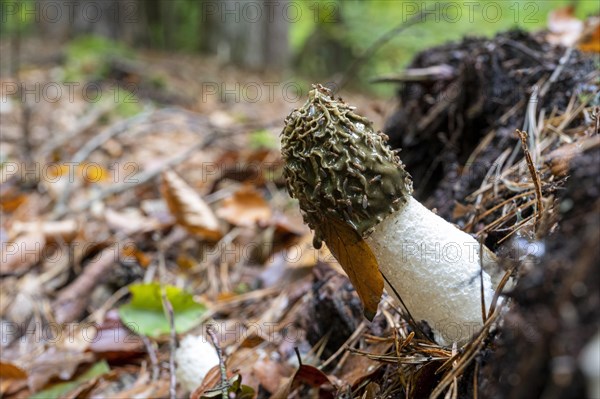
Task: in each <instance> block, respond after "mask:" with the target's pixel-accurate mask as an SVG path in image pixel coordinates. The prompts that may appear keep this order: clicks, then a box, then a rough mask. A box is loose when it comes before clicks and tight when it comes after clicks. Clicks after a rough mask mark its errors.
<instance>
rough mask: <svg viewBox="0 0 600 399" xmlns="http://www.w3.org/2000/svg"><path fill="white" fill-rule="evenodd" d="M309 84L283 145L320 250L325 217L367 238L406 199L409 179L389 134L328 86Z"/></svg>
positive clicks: (293, 191)
mask: <svg viewBox="0 0 600 399" xmlns="http://www.w3.org/2000/svg"><path fill="white" fill-rule="evenodd" d="M313 87H314V88H313V89H312V90H311V91H310V92H309V98H308V101H307V102H306V103H305V104H304V105H303V106H302V107H301V108H299V109H296V110H294V111H292V113H291V114H290V115H289V116H288V117H287V118H286V120H285V128H284V129H283V132H282V133H281V136H282V138H281V144H282V145H281V147H282V156H283V160H284V162H285V164H284V170H283V173H284V176H285V178H286V181H287V188H288V191H289V193H290V195H291V196H292V197H294V198H297V199H298V201H299V203H300V209H301V210H302V212H303V217H304V221H305V222H306V223H307V224H308V225H309V227H310V228H311V229H313V230H314V231H315V246H316V247H317V248H318V247H320V245H321V242H322V234H321V232H320V229H319V226H320V225H321V223H325V220H326V218H335V219H337V220H340V221H343V222H345V223H347V224H348V225H349V226H351V227H352V228H354V229H355V230H356V231H357V232H358V233H359V234H360V235H361V236H362V237H363V238H364V237H367V236H368V235H369V234H370V233H371V232H372V230H373V227H375V226H376V225H377V224H378V223H380V222H381V221H382V220H383V219H384V218H385V217H386V216H388V215H389V214H390V213H393V212H395V211H396V210H398V209H400V207H402V206H403V205H404V204H405V203H406V202H407V200H408V198H410V195H411V193H412V181H411V178H410V175H409V174H408V173H407V172H406V171H405V170H404V165H403V164H402V162H401V161H400V158H399V157H398V156H397V155H396V154H395V152H394V151H392V150H391V148H390V147H389V146H388V145H387V136H385V135H384V134H383V133H381V132H376V131H375V130H374V129H373V124H372V122H371V121H369V120H368V119H367V118H364V117H362V116H360V115H357V114H356V113H355V112H354V107H351V106H349V105H348V104H346V103H345V102H344V101H343V100H342V99H341V98H338V99H337V100H336V99H335V98H334V97H333V96H332V95H331V93H330V91H329V90H328V89H326V88H324V87H323V86H321V85H316V86H313Z"/></svg>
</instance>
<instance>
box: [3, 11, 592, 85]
mask: <svg viewBox="0 0 600 399" xmlns="http://www.w3.org/2000/svg"><path fill="white" fill-rule="evenodd" d="M140 1H141V2H140V3H139V4H140V6H144V5H147V4H150V3H148V2H150V1H153V0H140ZM206 1H213V0H168V1H167V0H163V1H161V2H160V3H159V6H158V10H159V14H160V15H158V17H157V16H154V17H153V19H151V20H149V23H148V24H147V25H148V26H146V30H147V31H146V36H147V39H146V41H145V42H144V43H141V44H140V43H136V44H135V46H139V45H143V46H145V47H151V48H162V49H167V50H169V51H174V52H192V53H193V52H198V51H199V50H200V47H201V45H200V43H201V37H202V36H201V35H202V24H203V22H204V21H205V18H203V17H202V10H203V9H204V7H203V4H204V3H205V2H206ZM249 1H251V0H249ZM234 3H239V4H238V6H237V7H240V8H239V9H241V8H243V7H244V4H245V3H244V1H240V2H234ZM290 3H291V4H292V5H293V7H292V8H293V11H294V12H292V13H291V14H295V15H293V17H292V18H290V31H289V40H290V46H291V49H292V52H293V53H294V57H295V58H294V62H293V63H292V65H293V68H292V69H293V70H291V71H290V73H292V74H294V75H293V76H294V78H295V79H298V78H297V77H298V76H301V77H303V78H304V79H306V81H312V80H315V79H319V80H322V79H327V78H331V77H332V71H335V72H338V73H343V72H344V71H345V69H346V68H347V67H348V64H349V63H350V60H352V59H355V58H356V57H357V56H359V55H360V54H362V53H363V52H364V51H365V50H366V49H368V48H369V47H370V46H371V45H372V44H373V43H374V42H375V41H376V40H377V38H379V37H380V36H381V35H383V34H384V33H386V32H388V31H390V30H392V29H393V28H394V27H396V26H398V25H399V24H400V23H402V22H403V21H405V20H406V19H408V18H409V17H410V16H411V15H414V13H416V12H417V11H418V10H419V9H423V10H430V11H431V13H430V14H428V16H427V18H426V20H425V22H423V23H420V24H418V25H416V26H413V27H411V28H410V29H409V30H407V31H405V32H404V33H402V34H400V35H398V36H396V37H394V38H393V39H392V40H391V41H390V42H389V43H387V44H386V45H385V46H384V47H382V48H381V49H380V50H379V51H378V52H377V53H376V54H375V56H374V57H373V59H371V60H369V62H368V63H366V64H365V65H363V67H362V68H361V71H360V73H359V76H358V77H357V79H355V80H354V81H353V84H354V86H355V87H357V88H362V89H365V88H369V89H370V90H373V89H375V90H376V91H379V92H380V93H381V92H382V91H383V92H386V91H387V90H389V89H386V88H385V87H377V86H373V85H368V84H367V82H368V79H369V78H372V77H374V76H379V75H383V74H389V73H393V72H397V71H399V70H400V69H401V68H402V67H404V66H405V65H406V64H407V63H408V62H409V61H410V60H411V59H412V57H413V56H414V55H415V54H416V53H417V52H419V51H421V50H423V49H425V48H428V47H431V46H435V45H439V44H442V43H445V42H448V41H453V40H459V39H461V38H462V37H464V36H465V35H472V36H487V37H489V36H493V35H494V34H495V33H497V32H500V31H504V30H507V29H510V28H517V27H518V28H522V29H526V30H534V29H540V28H544V27H545V26H546V25H547V17H548V13H549V12H550V11H551V10H553V9H556V8H558V7H564V6H566V5H569V4H573V5H575V14H576V16H577V17H579V18H582V19H583V18H585V17H586V16H590V15H598V14H600V2H599V1H597V0H579V1H573V0H543V1H532V0H478V1H469V0H461V1H448V2H443V1H432V0H425V1H415V0H372V1H367V0H290ZM35 4H36V0H0V17H1V18H2V24H0V33H2V34H3V36H4V37H5V36H6V34H9V35H10V34H14V33H15V32H17V31H18V32H20V33H21V35H22V36H23V35H27V34H35V32H36V30H35V27H36V23H37V21H36V20H35V19H36V17H35V13H31V12H30V13H28V12H26V10H28V9H29V10H30V9H32V8H35ZM15 5H16V6H17V9H18V10H19V12H18V13H9V12H7V11H8V10H12V9H13V7H15ZM239 9H238V12H239ZM288 15H290V14H288ZM156 18H158V20H157V19H156ZM319 35H321V40H315V41H314V43H313V46H312V47H311V46H310V44H311V43H310V40H311V38H313V39H314V38H315V36H319ZM323 37H325V41H323ZM322 43H326V44H327V46H324V45H322ZM96 44H97V43H96ZM315 46H317V47H316V48H315ZM329 46H332V47H331V48H333V49H337V50H339V51H340V52H339V53H333V55H332V59H333V61H332V62H329V64H328V62H327V60H325V61H324V60H323V58H327V54H328V52H330V48H329ZM114 50H115V51H118V52H121V53H122V52H123V51H124V50H123V48H119V47H118V46H117V47H116V48H115V49H114ZM340 54H342V56H340ZM69 55H71V56H72V55H73V54H69ZM71 58H72V57H71ZM335 62H337V63H335Z"/></svg>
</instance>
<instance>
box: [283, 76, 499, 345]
mask: <svg viewBox="0 0 600 399" xmlns="http://www.w3.org/2000/svg"><path fill="white" fill-rule="evenodd" d="M353 110H354V108H353V107H350V106H349V105H347V104H346V103H344V102H343V101H342V100H341V99H338V100H336V99H334V98H333V96H332V95H331V94H330V92H329V91H328V90H327V89H325V88H323V87H322V86H320V85H319V86H315V88H314V89H313V90H311V91H310V93H309V99H308V101H307V102H306V103H305V104H304V106H303V107H302V108H300V109H297V110H294V111H293V112H292V113H291V114H290V115H289V116H288V118H287V119H286V127H285V128H284V130H283V132H282V155H283V159H284V161H285V166H284V175H285V177H286V179H287V184H288V191H289V193H290V195H291V196H292V197H295V198H297V199H298V200H299V204H300V208H301V210H302V213H303V217H304V221H305V222H306V223H307V224H308V225H309V226H310V228H311V229H313V230H314V231H315V239H314V243H315V247H317V248H318V247H320V245H321V242H322V241H323V240H325V241H326V242H327V237H326V235H325V234H324V232H325V231H326V226H324V223H328V222H327V221H328V220H336V221H340V222H343V223H345V224H346V225H348V226H350V227H351V228H352V229H354V230H355V231H356V232H357V233H358V234H359V235H360V237H362V238H363V239H364V240H365V241H366V243H367V244H368V246H369V247H370V249H371V251H372V252H373V254H374V256H375V258H376V260H377V263H378V265H379V270H380V271H381V273H382V275H383V276H384V279H385V283H386V284H385V285H386V289H387V291H388V292H389V293H390V294H392V295H393V296H395V297H396V299H397V300H398V301H399V303H400V304H402V305H403V306H405V307H406V310H407V311H408V312H409V313H410V315H411V316H412V317H413V318H414V319H415V320H416V321H421V320H425V321H426V322H427V323H428V324H429V326H430V327H431V328H432V329H433V331H434V334H435V336H436V339H437V340H438V342H440V343H442V344H450V343H452V342H464V341H466V340H468V339H470V338H471V337H472V336H473V334H475V333H477V332H478V331H479V329H480V328H481V327H482V326H483V314H482V313H483V309H482V305H481V304H482V295H481V294H482V292H483V297H484V302H485V305H486V309H485V311H486V312H487V311H488V309H489V306H490V304H491V302H492V299H493V296H494V288H493V286H492V282H491V279H490V276H489V275H488V274H487V273H486V272H484V271H483V270H482V269H481V266H480V245H479V243H478V242H477V240H475V239H474V238H473V237H471V236H470V235H469V234H467V233H465V232H463V231H461V230H459V229H458V228H456V227H455V226H454V225H452V224H450V223H448V222H447V221H445V220H444V219H442V218H441V217H439V216H437V215H435V214H434V213H432V212H431V211H429V210H428V209H427V208H425V207H424V206H423V205H421V204H420V203H419V202H418V201H417V200H415V199H414V198H413V197H412V196H411V194H412V181H411V179H410V176H409V174H408V173H407V172H406V171H405V170H404V165H403V164H402V162H401V161H400V159H399V157H398V156H397V155H396V153H395V152H394V151H392V150H391V149H390V148H389V146H388V145H387V142H386V141H387V137H386V136H385V135H384V134H383V133H380V132H375V131H374V129H373V127H372V123H371V122H370V121H369V120H368V119H366V118H364V117H361V116H359V115H357V114H355V113H354V112H353ZM424 162H425V160H424ZM484 252H485V251H484ZM482 282H483V288H482Z"/></svg>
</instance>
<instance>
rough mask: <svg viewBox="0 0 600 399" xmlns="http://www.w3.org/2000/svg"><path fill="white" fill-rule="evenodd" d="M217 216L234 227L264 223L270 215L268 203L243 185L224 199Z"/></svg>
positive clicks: (255, 191) (256, 192) (252, 189)
mask: <svg viewBox="0 0 600 399" xmlns="http://www.w3.org/2000/svg"><path fill="white" fill-rule="evenodd" d="M217 215H218V216H219V217H220V218H222V219H224V220H226V221H228V222H229V223H231V224H233V225H236V226H253V225H255V224H256V223H266V222H268V221H269V219H270V218H271V215H272V211H271V208H270V207H269V203H268V202H267V201H266V200H265V199H264V198H263V196H262V195H261V194H260V193H259V192H258V191H257V190H256V189H254V188H253V187H252V186H250V185H245V186H243V187H242V188H241V189H240V190H238V191H236V192H235V193H234V194H233V195H232V196H231V197H229V198H225V199H224V200H223V202H222V203H221V207H220V208H219V209H217Z"/></svg>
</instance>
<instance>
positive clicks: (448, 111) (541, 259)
mask: <svg viewBox="0 0 600 399" xmlns="http://www.w3.org/2000/svg"><path fill="white" fill-rule="evenodd" d="M565 52H566V50H565V49H564V48H561V47H555V46H552V45H550V44H548V43H546V42H544V41H543V39H542V34H539V35H529V34H526V33H524V32H520V31H514V32H507V33H502V34H499V35H498V36H496V37H495V38H493V39H466V40H464V41H463V42H460V43H453V44H448V45H445V46H441V47H437V48H432V49H429V50H427V51H424V52H422V53H421V54H419V55H418V56H417V57H416V58H415V60H414V61H413V62H412V64H411V65H410V67H409V68H427V67H432V66H440V65H445V66H450V69H447V70H448V71H452V73H451V74H446V76H441V75H440V74H437V75H435V76H434V75H431V76H430V77H428V78H426V79H424V80H423V79H422V80H418V81H415V80H412V81H403V82H402V84H401V87H400V89H399V91H398V99H399V102H400V104H399V107H398V110H397V111H396V113H395V114H394V115H393V116H392V117H391V118H390V119H389V120H388V123H387V126H386V129H385V132H386V133H387V134H388V135H389V136H390V142H391V144H392V146H394V147H399V148H401V149H402V152H401V153H400V157H401V159H402V161H403V162H404V163H405V164H406V168H407V170H408V171H409V172H410V174H411V175H412V177H413V181H414V185H415V196H416V197H417V198H418V199H419V200H420V201H422V202H425V204H426V205H428V206H429V207H431V208H433V207H435V208H437V211H438V213H439V214H440V215H441V216H442V217H444V218H445V219H447V220H451V221H454V222H460V221H459V220H457V217H456V214H453V211H454V210H455V205H456V203H457V202H461V203H463V204H464V203H466V202H468V201H465V198H466V197H467V196H468V195H469V194H471V193H472V192H474V191H475V190H476V189H478V188H479V187H480V185H481V183H482V181H483V179H484V178H485V176H486V173H488V171H489V170H490V167H491V166H492V164H493V163H494V161H496V160H497V159H498V157H499V155H500V154H501V153H502V152H503V151H505V150H506V149H507V148H514V147H515V146H516V145H517V144H518V141H517V140H518V138H517V136H516V135H515V129H525V130H527V126H526V124H525V120H526V117H527V112H528V106H529V108H531V106H532V105H534V106H535V108H533V115H535V116H536V118H537V117H538V116H539V115H540V112H544V115H545V117H548V116H550V115H551V114H554V115H560V114H562V113H564V112H565V110H566V109H567V107H568V103H569V101H570V99H571V98H572V97H573V96H574V95H575V96H580V97H581V96H583V95H587V94H591V96H592V99H591V100H590V102H589V103H588V104H589V105H596V106H598V105H600V104H599V102H600V98H599V97H598V92H599V90H598V89H599V88H598V84H599V83H598V78H597V77H596V78H595V79H596V80H593V79H592V78H593V76H594V74H597V73H598V72H597V70H598V65H597V60H595V58H594V56H593V55H590V54H586V53H581V52H579V51H577V50H574V51H573V52H572V53H571V54H570V57H569V58H568V60H567V62H566V64H565V65H564V68H563V69H562V71H561V72H560V74H559V75H558V78H557V79H556V80H555V81H554V82H552V83H551V84H550V85H549V86H548V89H547V90H546V91H545V93H541V94H540V96H539V98H538V99H537V102H536V103H535V104H529V103H530V101H531V96H532V92H533V88H534V87H535V86H537V88H538V89H541V88H543V87H544V84H545V82H546V81H548V79H549V78H550V76H551V75H552V73H553V72H554V70H555V69H556V68H557V67H558V66H559V64H560V63H561V58H562V57H563V56H564V55H565ZM542 94H543V95H542ZM594 96H595V98H593V97H594ZM536 123H537V120H536ZM583 124H585V122H584V121H583V120H582V119H581V118H575V119H573V121H572V122H571V123H570V125H569V126H567V128H571V127H576V126H582V125H583ZM589 132H592V133H591V134H598V132H597V131H596V132H595V133H593V130H589ZM587 134H590V133H587ZM483 140H488V141H484V142H483V143H482V141H483ZM555 145H556V146H558V145H559V144H555ZM476 149H477V151H478V153H477V156H476V157H472V154H473V152H474V151H475V150H476ZM469 162H474V163H472V164H469ZM465 166H468V167H469V173H463V170H465ZM547 173H549V172H547ZM566 174H567V175H568V176H569V177H568V178H567V179H566V183H565V180H564V178H563V177H562V176H558V175H557V176H554V178H551V176H544V175H543V174H542V176H540V177H541V181H542V192H543V194H544V197H552V196H553V197H555V198H557V199H556V203H555V206H554V208H552V207H550V208H552V209H549V210H548V211H549V212H551V216H550V219H552V223H550V224H552V226H553V227H552V228H547V229H545V230H544V232H543V234H541V235H540V234H538V240H539V241H538V242H537V244H538V247H539V248H542V249H543V252H542V253H541V254H539V256H538V257H537V258H530V259H526V262H523V259H520V260H519V259H515V258H513V259H512V260H510V261H509V262H513V265H514V266H517V270H518V273H519V275H520V278H519V280H518V283H517V285H516V286H515V288H514V289H513V290H512V291H509V292H507V296H508V297H510V298H512V303H511V305H510V308H509V311H508V313H507V314H506V315H505V316H504V317H503V322H502V325H500V326H499V327H498V328H497V329H496V330H495V331H494V332H493V333H492V334H491V335H490V336H489V337H488V341H487V345H486V348H485V349H484V350H483V351H482V352H481V353H480V354H479V356H478V357H477V359H476V363H477V364H478V365H479V367H480V368H479V370H480V371H479V374H478V379H477V381H478V386H479V397H484V398H523V399H525V398H540V397H543V398H573V399H575V398H583V397H586V386H585V379H584V376H583V374H582V373H581V371H580V370H579V366H578V363H577V359H578V356H579V354H580V352H581V350H582V348H583V347H584V346H585V345H586V343H587V342H588V341H589V339H590V338H591V337H592V336H593V335H594V334H595V333H596V332H597V326H598V323H599V321H600V292H599V291H598V287H600V274H599V273H598V264H599V263H598V262H599V259H600V247H599V246H598V243H600V149H599V148H598V146H595V147H593V148H592V149H590V150H588V151H587V152H584V153H581V154H579V155H577V156H575V158H573V159H572V160H571V162H570V164H569V165H567V171H566ZM546 179H547V180H546ZM548 181H551V182H552V183H548ZM563 183H565V184H564V185H563ZM502 199H503V198H499V199H498V201H501V200H502ZM497 216H498V215H497V214H492V215H490V217H491V218H493V217H497ZM492 220H493V219H492ZM497 240H498V237H495V236H494V232H492V234H491V235H490V236H488V240H487V241H486V244H488V246H490V248H492V249H496V247H495V246H494V242H497ZM497 255H499V256H500V257H501V258H502V254H501V253H497ZM505 260H506V259H505ZM519 262H521V263H519ZM474 372H475V369H474V364H473V365H471V367H470V368H469V369H468V370H466V371H465V373H464V374H463V376H462V384H461V388H460V393H459V397H473V376H474Z"/></svg>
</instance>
